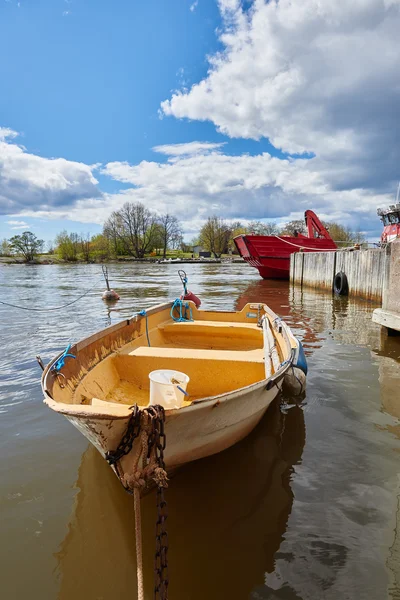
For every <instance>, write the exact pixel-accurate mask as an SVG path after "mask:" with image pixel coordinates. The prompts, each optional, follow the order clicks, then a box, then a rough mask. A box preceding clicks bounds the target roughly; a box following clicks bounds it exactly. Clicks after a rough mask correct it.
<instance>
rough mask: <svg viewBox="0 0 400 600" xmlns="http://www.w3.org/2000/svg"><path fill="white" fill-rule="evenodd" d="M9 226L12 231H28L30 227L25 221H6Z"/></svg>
mask: <svg viewBox="0 0 400 600" xmlns="http://www.w3.org/2000/svg"><path fill="white" fill-rule="evenodd" d="M6 223H7V225H10V229H28V228H29V227H30V225H29V224H28V223H25V221H14V220H11V221H6Z"/></svg>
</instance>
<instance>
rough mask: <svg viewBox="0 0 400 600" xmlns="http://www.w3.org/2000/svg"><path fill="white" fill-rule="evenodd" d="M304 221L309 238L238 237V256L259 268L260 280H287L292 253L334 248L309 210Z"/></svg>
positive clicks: (334, 245) (279, 236)
mask: <svg viewBox="0 0 400 600" xmlns="http://www.w3.org/2000/svg"><path fill="white" fill-rule="evenodd" d="M304 218H305V221H306V226H307V234H308V235H304V234H302V233H298V234H297V235H293V236H288V235H252V234H250V235H238V236H237V237H235V239H234V242H235V244H236V248H237V249H238V251H239V254H240V256H242V257H243V258H244V260H245V261H246V262H248V263H249V265H251V266H252V267H255V268H256V269H258V272H259V273H260V275H261V277H263V279H289V269H290V255H291V254H293V252H300V251H301V252H324V251H326V250H335V249H336V248H337V246H336V244H335V242H334V241H333V239H332V238H331V236H330V235H329V232H328V230H327V229H326V228H325V227H324V226H323V224H322V223H321V221H320V220H319V219H318V217H317V215H316V214H315V213H314V212H313V211H312V210H306V212H305V214H304Z"/></svg>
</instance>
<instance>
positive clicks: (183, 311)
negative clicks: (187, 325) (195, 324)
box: [170, 298, 193, 323]
mask: <svg viewBox="0 0 400 600" xmlns="http://www.w3.org/2000/svg"><path fill="white" fill-rule="evenodd" d="M175 311H177V312H178V315H179V316H178V317H176V316H175V315H174V312H175ZM187 311H189V316H188V315H187ZM170 314H171V319H172V320H173V321H175V323H183V322H185V321H193V315H192V309H191V307H190V305H189V302H183V300H181V299H180V298H177V299H176V300H175V302H174V303H173V305H172V308H171V312H170Z"/></svg>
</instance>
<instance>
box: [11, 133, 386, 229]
mask: <svg viewBox="0 0 400 600" xmlns="http://www.w3.org/2000/svg"><path fill="white" fill-rule="evenodd" d="M3 131H4V130H3ZM7 135H8V139H9V140H10V134H7ZM154 150H155V151H157V152H160V153H162V154H165V155H167V156H168V157H169V159H168V161H167V162H158V161H142V162H141V163H139V164H133V165H131V164H129V163H128V162H109V163H108V164H107V165H105V167H103V169H102V173H103V174H104V175H106V176H109V177H111V178H113V179H114V180H115V181H119V182H123V183H125V184H130V186H131V187H130V188H129V189H126V190H123V191H119V192H116V193H113V194H105V193H101V192H100V191H99V190H98V188H97V185H96V184H97V181H96V179H95V178H94V176H93V170H94V169H96V168H99V167H100V165H85V164H82V163H76V162H72V161H67V160H65V159H48V158H43V157H39V156H36V155H33V154H30V153H28V152H27V151H24V149H23V148H21V147H20V146H18V145H17V144H15V143H14V142H13V141H8V143H7V142H0V207H1V208H2V213H3V214H7V215H9V219H10V220H9V222H8V224H9V225H10V226H12V227H17V228H21V229H22V228H29V227H30V226H28V224H27V223H26V222H25V221H22V220H19V219H21V218H32V217H36V218H44V219H68V220H72V221H77V222H81V223H82V222H83V223H96V224H99V225H101V224H103V223H104V221H105V220H106V219H107V218H108V217H109V216H110V213H111V212H112V211H113V210H117V209H118V208H120V207H121V206H122V205H123V204H124V202H126V201H132V202H138V201H139V202H143V203H144V204H145V205H146V206H148V207H149V208H150V209H152V210H156V211H158V212H159V213H163V212H166V211H168V212H170V213H172V214H174V215H176V216H177V217H178V218H179V219H180V220H181V221H183V224H184V228H185V231H186V232H189V233H190V232H192V233H195V232H196V231H197V230H198V229H199V227H200V226H201V224H202V222H203V221H204V219H205V218H207V216H208V215H210V214H218V215H221V216H223V217H224V218H226V219H247V220H251V219H262V218H266V219H272V218H274V219H281V220H288V219H292V218H301V217H302V215H303V213H304V210H306V209H307V208H314V209H315V210H316V211H317V212H318V213H319V214H320V216H321V217H322V218H325V219H328V220H329V219H331V220H332V219H334V220H341V221H342V222H345V223H346V224H350V225H353V226H354V227H360V228H361V229H362V230H371V229H372V230H375V231H379V229H380V223H379V221H378V219H377V218H376V215H375V210H376V206H377V205H379V204H381V205H384V204H386V203H388V202H391V201H392V200H393V198H392V197H391V196H387V195H384V194H378V193H375V192H373V191H370V190H364V189H362V188H353V189H342V190H335V189H333V188H332V186H330V185H329V183H328V178H327V176H326V173H325V171H324V165H323V163H322V162H321V160H320V159H318V158H317V157H315V158H312V159H306V158H288V159H284V160H282V159H280V158H277V157H273V156H271V155H270V154H268V153H263V154H259V155H256V156H250V155H240V156H230V155H228V154H225V153H224V152H223V144H222V143H214V142H206V141H203V142H199V141H196V142H189V143H187V144H169V145H167V144H165V145H161V146H156V147H155V148H154ZM334 168H335V169H336V171H337V173H338V174H340V173H341V172H345V171H346V167H345V166H344V165H343V164H340V165H339V164H338V165H335V167H334ZM348 168H350V167H348ZM331 170H332V167H331Z"/></svg>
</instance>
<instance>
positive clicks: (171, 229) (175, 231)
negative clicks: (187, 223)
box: [158, 213, 182, 258]
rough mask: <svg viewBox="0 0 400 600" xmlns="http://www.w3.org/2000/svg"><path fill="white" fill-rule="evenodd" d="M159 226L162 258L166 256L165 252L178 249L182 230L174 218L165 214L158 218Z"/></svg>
mask: <svg viewBox="0 0 400 600" xmlns="http://www.w3.org/2000/svg"><path fill="white" fill-rule="evenodd" d="M158 221H159V225H160V226H161V236H162V248H163V257H164V258H165V257H166V255H167V250H168V248H169V247H171V248H179V246H180V244H181V243H182V229H181V226H180V223H179V221H178V219H177V218H176V217H173V216H172V215H170V214H168V213H166V214H165V215H161V217H160V218H159V220H158Z"/></svg>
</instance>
